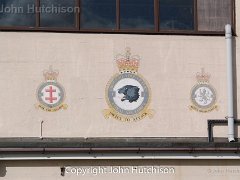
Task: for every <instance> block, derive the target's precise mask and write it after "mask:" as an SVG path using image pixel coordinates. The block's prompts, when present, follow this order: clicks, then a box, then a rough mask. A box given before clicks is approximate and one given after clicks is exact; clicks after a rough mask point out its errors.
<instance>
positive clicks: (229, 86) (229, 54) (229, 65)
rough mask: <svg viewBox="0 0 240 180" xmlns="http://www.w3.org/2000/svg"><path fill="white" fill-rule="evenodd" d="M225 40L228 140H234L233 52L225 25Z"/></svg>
mask: <svg viewBox="0 0 240 180" xmlns="http://www.w3.org/2000/svg"><path fill="white" fill-rule="evenodd" d="M225 37H226V41H227V91H228V92H227V94H228V116H227V120H228V141H229V142H234V141H235V139H234V114H233V54H232V27H231V25H230V24H227V25H226V26H225Z"/></svg>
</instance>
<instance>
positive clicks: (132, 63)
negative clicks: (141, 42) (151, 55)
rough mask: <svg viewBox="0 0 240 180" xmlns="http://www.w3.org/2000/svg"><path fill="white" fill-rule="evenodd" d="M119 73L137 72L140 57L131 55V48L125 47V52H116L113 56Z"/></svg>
mask: <svg viewBox="0 0 240 180" xmlns="http://www.w3.org/2000/svg"><path fill="white" fill-rule="evenodd" d="M115 60H116V62H117V66H118V69H119V71H120V73H133V74H136V73H137V72H138V68H139V65H140V57H139V56H138V55H131V49H130V48H126V52H125V54H118V55H117V56H116V58H115Z"/></svg>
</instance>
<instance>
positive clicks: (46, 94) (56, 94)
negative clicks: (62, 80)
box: [41, 85, 61, 105]
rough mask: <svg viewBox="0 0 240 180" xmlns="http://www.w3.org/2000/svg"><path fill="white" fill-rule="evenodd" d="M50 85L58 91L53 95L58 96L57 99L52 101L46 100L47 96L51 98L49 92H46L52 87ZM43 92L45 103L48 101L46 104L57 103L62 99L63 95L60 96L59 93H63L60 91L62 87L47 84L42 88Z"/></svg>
mask: <svg viewBox="0 0 240 180" xmlns="http://www.w3.org/2000/svg"><path fill="white" fill-rule="evenodd" d="M50 86H52V89H54V90H56V92H53V97H56V98H57V99H56V100H53V102H52V103H51V102H50V101H49V100H46V98H49V92H46V90H48V89H50ZM41 93H42V94H43V96H42V97H41V99H42V101H43V102H44V103H46V104H49V105H54V104H57V103H58V102H59V101H60V99H61V96H59V94H61V91H60V89H59V88H58V87H57V86H54V85H47V86H45V87H44V88H43V89H42V90H41Z"/></svg>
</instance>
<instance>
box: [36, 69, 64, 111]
mask: <svg viewBox="0 0 240 180" xmlns="http://www.w3.org/2000/svg"><path fill="white" fill-rule="evenodd" d="M58 75H59V72H58V71H56V70H53V69H52V66H50V68H49V70H46V71H44V72H43V76H44V78H45V82H43V83H42V84H40V86H39V87H38V89H37V100H38V102H39V104H38V105H37V107H38V108H40V109H42V110H44V111H48V112H55V111H58V110H60V109H66V108H67V105H66V104H63V102H64V99H65V91H64V88H63V87H62V85H61V84H60V83H58V82H57V77H58Z"/></svg>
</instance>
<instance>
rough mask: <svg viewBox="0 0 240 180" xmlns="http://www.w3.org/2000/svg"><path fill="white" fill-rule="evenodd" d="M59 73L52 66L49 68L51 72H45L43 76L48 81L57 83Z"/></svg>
mask: <svg viewBox="0 0 240 180" xmlns="http://www.w3.org/2000/svg"><path fill="white" fill-rule="evenodd" d="M58 74H59V72H58V71H56V70H53V69H52V66H50V67H49V70H45V71H44V72H43V75H44V77H45V80H46V81H56V80H57V77H58Z"/></svg>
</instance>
